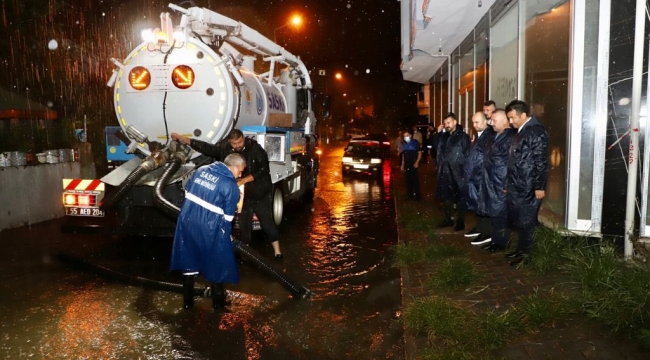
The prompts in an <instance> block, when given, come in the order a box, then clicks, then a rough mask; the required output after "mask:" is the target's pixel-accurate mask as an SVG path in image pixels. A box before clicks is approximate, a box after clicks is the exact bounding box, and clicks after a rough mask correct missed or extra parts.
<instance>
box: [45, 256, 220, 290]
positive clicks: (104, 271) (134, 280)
mask: <svg viewBox="0 0 650 360" xmlns="http://www.w3.org/2000/svg"><path fill="white" fill-rule="evenodd" d="M57 258H58V259H59V260H61V261H65V262H68V263H71V264H72V265H74V266H76V267H79V268H81V269H84V270H90V271H93V272H95V273H97V274H100V275H102V276H105V277H107V278H109V279H111V280H115V281H119V282H122V283H125V284H128V285H133V286H142V287H148V288H152V289H154V290H161V291H170V292H177V293H183V285H182V284H175V283H170V282H166V281H155V280H151V279H147V278H143V277H141V276H131V275H127V274H124V273H121V272H119V271H115V270H112V269H109V268H107V267H104V266H101V265H97V264H93V263H91V262H89V261H86V260H83V259H79V258H74V257H71V256H68V255H65V254H57ZM194 295H195V296H204V297H210V288H209V287H200V286H195V287H194Z"/></svg>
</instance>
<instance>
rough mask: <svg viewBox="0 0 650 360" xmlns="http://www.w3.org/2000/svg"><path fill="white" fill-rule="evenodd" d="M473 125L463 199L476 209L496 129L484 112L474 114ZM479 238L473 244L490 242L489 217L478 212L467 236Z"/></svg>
mask: <svg viewBox="0 0 650 360" xmlns="http://www.w3.org/2000/svg"><path fill="white" fill-rule="evenodd" d="M472 125H474V130H476V133H477V135H476V139H475V140H474V142H473V143H472V145H471V146H470V149H469V155H468V156H467V160H466V161H465V167H464V169H463V170H464V174H465V175H464V176H463V178H464V179H465V188H464V192H463V195H464V197H463V201H464V203H465V208H466V209H467V210H471V211H476V206H477V202H478V201H479V191H480V186H481V179H482V174H483V158H484V156H485V152H486V151H487V149H488V148H489V147H490V145H491V144H492V141H493V140H494V130H492V127H491V126H489V125H488V123H487V118H486V117H485V114H483V113H482V112H477V113H476V114H474V116H472ZM475 236H478V238H476V239H474V240H472V245H482V244H485V243H488V242H490V221H489V219H488V218H487V217H485V216H481V215H479V214H478V213H477V214H476V226H474V228H473V229H472V230H470V231H468V232H467V233H465V237H475Z"/></svg>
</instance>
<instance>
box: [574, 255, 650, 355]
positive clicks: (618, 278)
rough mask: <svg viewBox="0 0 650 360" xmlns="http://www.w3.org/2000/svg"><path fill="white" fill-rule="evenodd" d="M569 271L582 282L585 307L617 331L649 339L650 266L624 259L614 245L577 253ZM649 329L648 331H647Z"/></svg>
mask: <svg viewBox="0 0 650 360" xmlns="http://www.w3.org/2000/svg"><path fill="white" fill-rule="evenodd" d="M572 260H573V261H572V262H571V264H570V265H568V266H567V270H569V271H570V272H571V273H573V274H574V275H575V276H576V277H577V279H578V281H579V282H580V284H581V285H582V294H581V300H582V310H583V312H584V313H585V314H586V315H587V316H588V317H589V318H590V319H593V320H596V321H598V322H601V323H604V324H606V325H608V326H610V327H611V328H612V331H613V332H617V333H627V334H629V335H631V337H633V338H636V339H637V340H641V341H642V342H643V343H646V342H647V339H648V338H647V337H645V336H644V334H646V335H647V332H648V331H650V281H649V280H648V279H650V269H648V267H647V265H639V264H635V263H629V262H623V261H622V260H621V259H620V258H619V257H618V256H617V255H616V251H615V249H614V247H613V246H611V245H605V246H602V247H590V248H585V249H583V250H582V251H580V252H576V253H575V254H574V255H573V257H572ZM643 330H645V331H643Z"/></svg>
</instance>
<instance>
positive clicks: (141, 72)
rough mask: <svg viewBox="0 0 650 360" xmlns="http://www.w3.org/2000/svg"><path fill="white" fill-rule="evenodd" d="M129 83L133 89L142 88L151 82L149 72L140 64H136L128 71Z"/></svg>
mask: <svg viewBox="0 0 650 360" xmlns="http://www.w3.org/2000/svg"><path fill="white" fill-rule="evenodd" d="M129 84H131V87H132V88H134V89H135V90H144V89H146V88H147V87H149V84H151V73H150V72H149V70H147V69H145V68H144V67H142V66H136V67H134V68H133V69H131V71H130V72H129Z"/></svg>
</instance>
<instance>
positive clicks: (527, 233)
mask: <svg viewBox="0 0 650 360" xmlns="http://www.w3.org/2000/svg"><path fill="white" fill-rule="evenodd" d="M529 113H530V108H529V106H528V104H526V103H525V102H523V101H521V100H514V101H513V102H511V103H510V104H508V107H507V108H506V114H507V115H508V119H509V120H510V123H511V124H512V126H513V127H514V128H515V129H517V136H516V137H515V139H514V140H513V141H512V146H511V147H510V157H509V160H508V182H507V184H506V191H507V201H508V222H509V223H510V225H511V226H512V227H513V228H515V229H517V232H518V234H519V241H518V243H517V249H516V250H515V251H514V252H513V253H510V254H508V257H509V258H512V259H515V260H514V261H513V262H512V263H511V264H512V265H516V264H519V263H521V262H522V261H523V260H524V258H525V257H526V256H527V255H528V254H529V253H530V252H531V250H532V248H533V245H534V240H533V235H534V232H535V227H536V226H537V222H538V220H537V213H538V211H539V206H540V204H541V202H542V199H544V196H545V189H546V181H547V179H548V133H547V132H546V129H545V128H544V126H543V125H542V124H541V123H540V122H539V121H537V119H535V118H534V117H530V116H529V115H528V114H529Z"/></svg>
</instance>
